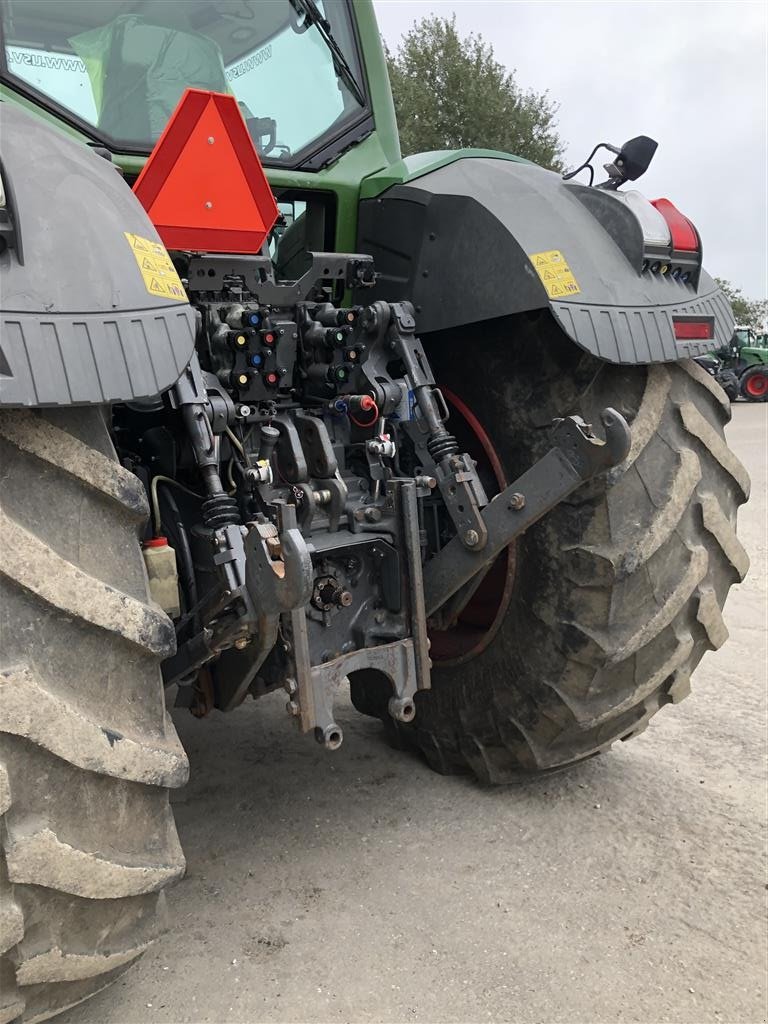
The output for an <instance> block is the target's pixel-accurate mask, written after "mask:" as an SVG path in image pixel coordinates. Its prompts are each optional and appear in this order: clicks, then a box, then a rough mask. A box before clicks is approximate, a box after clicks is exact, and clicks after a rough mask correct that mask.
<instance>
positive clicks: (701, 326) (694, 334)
mask: <svg viewBox="0 0 768 1024" xmlns="http://www.w3.org/2000/svg"><path fill="white" fill-rule="evenodd" d="M672 322H673V324H674V325H675V337H676V338H677V340H678V341H711V340H712V339H713V338H714V336H715V323H714V321H713V320H677V319H675V317H673V318H672Z"/></svg>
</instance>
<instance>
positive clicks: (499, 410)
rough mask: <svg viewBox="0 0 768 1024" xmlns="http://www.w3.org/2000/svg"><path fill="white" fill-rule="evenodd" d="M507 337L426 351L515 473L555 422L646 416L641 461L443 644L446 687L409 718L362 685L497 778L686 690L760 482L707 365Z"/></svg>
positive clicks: (523, 330)
mask: <svg viewBox="0 0 768 1024" xmlns="http://www.w3.org/2000/svg"><path fill="white" fill-rule="evenodd" d="M481 331H482V333H483V334H484V335H485V336H484V337H480V336H479V335H480V333H481ZM509 331H510V327H509V323H508V322H507V323H497V324H496V325H494V326H491V327H484V328H477V329H476V330H475V331H474V332H469V331H463V332H461V334H460V335H457V334H453V333H452V334H448V335H444V336H441V337H435V338H432V339H430V341H431V344H430V345H429V346H428V349H429V352H430V359H431V361H432V363H433V367H434V369H435V376H436V378H437V380H438V383H439V384H440V385H441V386H444V387H446V388H448V389H450V390H451V391H452V392H453V393H454V394H455V395H456V396H458V398H459V399H460V401H461V403H462V404H463V405H464V406H465V407H466V408H468V409H469V410H471V411H472V415H473V416H474V417H476V419H477V420H478V421H479V423H480V424H481V426H482V428H483V431H484V432H485V433H486V434H487V436H488V438H490V441H491V442H492V444H493V446H494V448H495V453H496V455H497V456H498V460H499V462H500V465H501V467H502V470H503V475H504V476H505V478H506V481H507V482H511V481H512V480H514V479H515V478H516V477H517V476H518V475H519V474H520V473H521V472H522V471H523V470H524V469H526V468H527V467H528V466H529V465H530V464H531V463H532V462H533V461H534V460H535V459H536V458H538V457H540V456H541V455H542V454H544V452H545V451H546V450H547V447H548V446H549V445H550V444H551V441H550V436H551V435H550V430H549V429H548V428H549V424H550V423H551V420H552V419H553V418H554V417H556V416H563V415H566V414H572V413H579V414H581V415H582V416H583V417H584V419H586V420H587V421H588V422H591V423H594V424H598V425H599V423H600V419H599V412H600V410H601V409H603V408H604V407H606V406H613V407H614V408H616V409H618V410H619V411H620V412H622V413H623V415H624V416H625V417H626V418H627V419H628V420H629V421H630V423H631V425H632V448H631V451H630V454H629V456H628V458H627V459H626V461H625V462H624V463H623V464H622V465H621V466H619V467H617V468H616V469H615V470H613V471H612V472H610V473H609V474H607V475H604V476H603V477H602V478H600V479H597V480H595V481H593V482H592V483H590V484H588V485H585V486H584V487H582V488H580V489H579V490H578V491H577V492H575V493H574V495H572V497H571V499H570V500H568V501H565V502H563V503H561V504H560V505H558V506H557V507H556V508H555V509H554V510H553V511H552V512H551V513H550V514H549V515H548V516H546V517H545V518H544V519H543V520H542V521H541V522H540V523H539V524H538V525H536V526H535V527H533V528H532V529H531V530H529V531H528V532H527V533H526V534H524V535H523V537H521V538H520V540H519V542H518V543H517V545H516V546H515V550H513V551H512V552H511V557H510V559H509V563H508V569H507V572H506V585H505V586H504V587H502V588H500V589H498V594H501V597H500V599H498V600H497V607H496V611H495V614H492V615H491V616H490V619H488V618H487V615H486V612H485V611H483V610H482V609H481V612H482V614H480V615H478V612H477V609H475V612H474V614H473V615H472V614H467V615H466V616H464V620H465V621H463V622H462V619H461V618H460V619H459V622H458V623H457V625H456V626H455V627H454V630H455V631H456V630H463V632H462V633H460V634H458V635H454V636H453V638H452V637H451V634H450V631H447V636H446V633H443V634H442V635H440V636H436V637H435V638H434V639H433V658H434V667H433V671H432V689H431V691H425V692H423V693H420V694H418V695H417V698H416V704H417V714H416V719H415V721H414V722H413V724H412V725H408V726H403V725H399V724H398V725H394V724H393V723H392V722H391V719H389V717H388V716H387V714H386V710H385V705H384V704H383V703H382V692H381V690H380V689H379V687H380V686H381V683H380V681H375V680H373V679H372V678H371V677H370V676H369V677H358V678H356V679H354V680H353V684H352V697H353V701H354V703H355V705H356V706H357V707H358V709H359V710H362V711H364V712H365V713H368V714H378V715H379V716H380V717H381V718H382V720H383V721H384V722H385V723H386V724H387V726H388V728H391V729H393V730H394V731H395V733H396V735H397V736H398V737H399V738H400V739H401V740H405V741H406V742H408V743H411V744H415V745H416V746H418V747H419V748H420V749H421V750H422V751H423V752H424V754H425V755H426V757H427V759H428V761H429V763H430V764H431V765H432V766H433V767H434V768H435V769H436V770H438V771H441V772H452V771H462V770H463V771H466V770H468V769H469V770H471V771H473V772H474V773H475V775H476V776H477V777H478V778H479V779H480V780H482V781H484V782H486V783H504V782H512V781H516V780H519V779H521V778H524V777H525V776H528V775H531V774H536V773H543V772H549V771H554V770H558V769H561V768H563V767H565V766H567V765H570V764H574V763H576V762H578V761H582V760H584V759H585V758H588V757H591V756H592V755H594V754H597V753H599V752H600V751H603V750H605V749H606V748H607V747H609V746H610V745H611V744H612V743H613V742H614V741H615V740H617V739H628V738H629V737H630V736H634V735H636V734H637V733H639V732H641V731H642V730H643V729H644V728H645V726H646V724H647V723H648V720H649V719H650V718H651V717H652V715H654V714H655V713H656V711H658V710H659V708H660V707H662V706H663V705H665V704H668V703H671V702H672V703H674V702H677V701H679V700H681V699H682V698H683V697H685V696H686V694H687V693H688V692H689V688H690V684H689V680H690V675H691V672H692V671H693V669H694V668H695V666H696V665H697V664H698V662H699V661H700V659H701V657H702V656H703V654H704V652H705V651H707V650H709V649H712V648H716V647H719V646H720V645H721V644H722V643H723V641H724V640H725V638H726V636H727V630H726V627H725V624H724V622H723V618H722V614H721V609H722V607H723V603H724V601H725V598H726V595H727V592H728V590H729V588H730V586H731V585H732V584H733V583H735V582H737V581H738V580H740V579H742V578H743V576H744V574H745V572H746V570H747V567H748V559H747V556H746V554H745V552H744V549H743V548H742V546H741V544H740V543H739V541H738V540H737V538H736V533H735V525H736V509H737V507H738V505H740V504H741V503H742V502H743V501H745V500H746V498H747V495H748V490H749V478H748V476H747V473H746V471H745V470H744V468H743V467H742V466H741V464H740V463H739V461H738V460H737V459H736V457H735V456H734V455H733V453H732V452H731V451H730V450H729V449H728V447H727V445H726V443H725V441H724V440H723V424H724V423H726V422H727V421H728V419H729V418H730V404H729V402H728V400H727V399H726V397H725V395H724V393H723V391H722V389H721V388H720V387H719V386H718V385H717V384H715V383H714V382H713V381H712V379H711V378H710V377H709V375H708V374H707V373H706V372H705V371H704V370H702V369H701V367H699V366H697V365H696V364H695V363H694V362H692V361H684V362H681V363H677V364H666V365H653V366H649V367H641V366H615V365H610V364H607V363H603V362H600V361H598V360H597V359H595V358H594V357H592V356H590V355H589V354H587V353H585V352H583V351H581V350H580V349H578V348H577V347H576V346H575V345H573V344H571V343H570V342H569V341H568V340H567V339H566V338H564V337H563V335H562V333H561V332H559V330H558V329H557V328H556V326H555V325H554V323H553V321H552V320H551V318H550V317H549V316H548V315H544V314H542V315H540V316H538V317H530V318H526V319H521V320H518V321H516V322H515V324H514V335H513V336H510V334H509ZM472 334H474V338H473V337H472ZM457 404H458V403H457ZM468 415H469V414H468ZM498 568H499V567H498V566H497V568H496V570H495V571H496V572H497V575H498ZM501 569H502V572H503V571H504V566H503V565H502V566H501ZM486 603H487V596H486ZM483 615H486V618H485V620H484V621H482V624H481V625H478V623H479V621H480V620H482V619H483ZM473 631H474V633H473ZM446 639H448V640H449V641H451V642H449V643H446ZM438 641H439V642H438ZM441 652H442V655H443V657H444V660H439V659H440V656H441ZM446 652H447V656H446Z"/></svg>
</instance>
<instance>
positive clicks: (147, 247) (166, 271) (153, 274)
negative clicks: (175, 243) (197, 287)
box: [123, 231, 187, 302]
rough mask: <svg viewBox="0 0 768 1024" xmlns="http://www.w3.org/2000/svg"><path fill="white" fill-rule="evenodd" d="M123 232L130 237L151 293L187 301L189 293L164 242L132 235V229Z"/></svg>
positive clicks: (161, 297)
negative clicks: (185, 289)
mask: <svg viewBox="0 0 768 1024" xmlns="http://www.w3.org/2000/svg"><path fill="white" fill-rule="evenodd" d="M123 234H124V235H125V237H126V238H127V239H128V244H129V245H130V247H131V250H132V252H133V255H134V256H135V258H136V263H137V265H138V268H139V270H140V271H141V276H142V278H143V279H144V287H145V288H146V289H147V291H148V292H149V294H150V295H156V296H157V297H158V298H160V299H174V300H175V301H176V302H186V301H187V293H186V292H185V291H184V285H183V284H182V283H181V279H180V278H179V275H178V274H177V273H176V268H175V267H174V265H173V264H172V263H171V257H170V256H169V255H168V252H167V250H166V248H165V246H164V245H163V244H162V242H153V241H152V240H151V239H150V238H142V237H141V235H132V234H131V232H130V231H124V232H123Z"/></svg>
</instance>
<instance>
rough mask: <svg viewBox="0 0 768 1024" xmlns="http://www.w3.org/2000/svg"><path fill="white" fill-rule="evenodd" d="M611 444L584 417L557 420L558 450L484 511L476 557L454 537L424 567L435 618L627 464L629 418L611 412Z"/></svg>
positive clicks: (605, 417)
mask: <svg viewBox="0 0 768 1024" xmlns="http://www.w3.org/2000/svg"><path fill="white" fill-rule="evenodd" d="M600 419H601V420H602V423H603V426H604V427H605V441H601V440H600V439H599V438H597V437H595V435H594V434H592V432H591V429H590V427H589V425H588V424H586V423H585V422H584V420H582V419H581V417H579V416H568V417H566V418H565V419H562V420H555V431H554V435H555V437H554V439H555V442H556V446H555V447H554V448H552V450H551V451H549V452H547V454H546V455H545V456H544V457H543V458H541V459H539V461H538V462H537V463H535V465H533V466H532V467H531V468H530V469H529V470H527V471H526V472H525V473H523V475H522V476H520V477H518V479H517V480H515V481H514V483H512V484H510V485H509V487H507V488H506V490H504V491H502V492H501V494H498V495H497V496H496V497H495V498H494V499H493V500H492V501H491V502H490V504H488V505H486V507H485V508H484V509H483V520H484V523H485V526H486V529H487V533H488V539H487V542H486V544H485V546H484V547H483V549H482V551H477V552H473V551H471V550H470V549H468V548H467V546H466V544H465V543H463V542H462V538H460V537H454V538H453V540H451V541H449V543H448V544H446V545H445V547H444V548H443V549H442V550H441V551H440V552H439V553H438V554H437V555H435V557H434V558H431V559H430V560H429V561H428V562H427V563H426V565H425V566H424V597H425V605H426V613H427V615H428V616H429V615H432V614H433V613H434V612H435V611H437V609H438V608H440V607H441V605H443V604H444V603H445V602H446V601H447V600H448V598H450V597H451V596H452V595H453V594H455V593H456V591H457V590H459V589H460V588H461V587H462V586H463V585H464V584H465V583H467V582H468V581H469V580H471V579H472V577H473V576H475V575H476V573H478V572H480V571H481V570H482V569H483V568H484V567H485V566H487V565H489V564H490V563H491V562H492V561H493V559H495V558H496V556H497V555H499V554H500V553H501V552H502V551H503V550H504V548H505V547H506V546H507V545H508V544H509V543H510V542H511V541H513V540H514V539H515V537H518V536H519V535H520V534H521V533H523V532H524V531H525V530H527V529H528V527H529V526H531V525H532V524H533V523H535V522H536V521H537V520H538V519H541V517H542V516H543V515H545V514H546V513H547V512H549V510H550V509H551V508H554V506H555V505H557V504H559V502H561V501H562V500H563V498H567V497H568V495H569V494H570V493H571V492H572V491H575V490H576V488H577V487H579V486H581V484H583V483H584V482H585V481H587V480H590V479H591V478H592V477H594V476H596V475H597V474H598V473H600V472H602V471H603V470H606V469H610V468H611V467H612V466H616V465H618V464H619V463H620V462H623V461H624V459H625V458H626V457H627V454H628V452H629V447H630V443H631V440H632V435H631V433H630V429H629V426H628V425H627V421H626V420H625V419H624V417H623V416H622V415H621V414H620V413H618V412H616V410H615V409H605V410H604V411H603V412H602V414H601V416H600Z"/></svg>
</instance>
